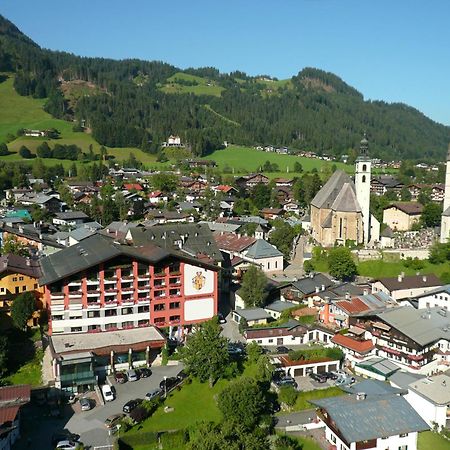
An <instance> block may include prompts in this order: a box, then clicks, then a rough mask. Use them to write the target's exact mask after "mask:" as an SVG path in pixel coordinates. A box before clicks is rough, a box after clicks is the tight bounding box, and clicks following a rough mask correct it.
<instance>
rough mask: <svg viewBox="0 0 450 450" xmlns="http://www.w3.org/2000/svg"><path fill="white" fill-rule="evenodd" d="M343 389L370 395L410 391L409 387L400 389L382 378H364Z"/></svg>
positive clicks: (400, 393)
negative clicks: (381, 379)
mask: <svg viewBox="0 0 450 450" xmlns="http://www.w3.org/2000/svg"><path fill="white" fill-rule="evenodd" d="M341 389H342V390H343V391H345V392H347V393H349V394H357V393H358V392H364V393H365V394H366V395H368V396H369V395H370V396H376V395H386V394H394V395H397V394H398V395H405V394H407V393H408V390H407V389H398V388H395V387H393V386H391V385H390V384H389V383H386V382H385V381H380V380H363V381H360V382H359V383H355V384H354V385H352V386H343V387H342V388H341Z"/></svg>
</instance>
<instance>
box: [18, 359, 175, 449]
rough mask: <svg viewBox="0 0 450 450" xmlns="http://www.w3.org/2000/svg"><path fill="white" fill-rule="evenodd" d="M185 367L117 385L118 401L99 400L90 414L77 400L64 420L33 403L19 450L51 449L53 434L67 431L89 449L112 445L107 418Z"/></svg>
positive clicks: (65, 412) (159, 369)
mask: <svg viewBox="0 0 450 450" xmlns="http://www.w3.org/2000/svg"><path fill="white" fill-rule="evenodd" d="M182 368H183V366H182V365H181V364H179V365H176V366H160V367H154V368H153V367H152V372H153V374H152V375H151V376H150V377H148V378H142V379H140V380H138V381H134V382H129V381H128V382H126V383H124V384H116V383H114V387H115V389H116V399H115V400H114V401H112V402H107V403H106V404H105V405H104V406H103V405H101V403H100V402H99V401H96V403H95V406H94V407H93V408H92V409H91V410H90V411H81V410H80V407H79V403H78V401H77V402H76V403H75V404H74V405H65V406H64V408H63V411H62V417H51V416H50V415H49V414H48V409H47V408H46V406H45V405H44V406H38V405H35V404H30V405H29V407H27V409H26V412H25V414H24V415H23V416H22V417H23V419H24V421H23V429H22V433H21V434H22V438H21V440H20V442H19V444H18V446H17V449H18V450H25V449H31V448H32V449H33V450H49V449H51V448H52V446H51V443H50V439H51V435H52V434H53V433H55V432H57V431H61V430H63V429H67V430H69V431H71V432H72V433H76V434H79V435H80V441H81V442H83V443H84V444H85V448H86V449H93V448H94V447H95V446H101V445H108V444H111V443H112V442H113V438H112V437H111V436H109V434H108V430H107V428H106V427H105V425H104V422H105V419H106V418H107V417H109V416H110V415H112V414H117V413H121V412H122V407H123V405H124V404H125V403H126V402H128V401H129V400H132V399H136V398H141V399H142V398H144V397H145V394H146V393H147V392H148V391H150V390H152V389H155V388H157V387H159V383H160V382H161V381H162V380H163V379H164V377H165V376H166V377H172V376H175V375H177V374H178V372H180V370H182ZM90 396H94V399H95V393H92V394H90ZM93 405H94V402H93ZM29 439H30V441H28V440H29Z"/></svg>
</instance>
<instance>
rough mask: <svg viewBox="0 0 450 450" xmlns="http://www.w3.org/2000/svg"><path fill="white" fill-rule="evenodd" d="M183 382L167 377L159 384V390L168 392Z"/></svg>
mask: <svg viewBox="0 0 450 450" xmlns="http://www.w3.org/2000/svg"><path fill="white" fill-rule="evenodd" d="M180 381H181V380H180V379H179V378H178V377H167V378H166V379H164V380H162V381H161V383H159V388H160V389H161V391H163V392H168V391H170V390H171V389H172V388H174V387H175V386H176V385H177V384H178V383H179V382H180Z"/></svg>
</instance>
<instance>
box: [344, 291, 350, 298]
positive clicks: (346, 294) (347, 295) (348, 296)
mask: <svg viewBox="0 0 450 450" xmlns="http://www.w3.org/2000/svg"><path fill="white" fill-rule="evenodd" d="M345 300H350V292H346V293H345Z"/></svg>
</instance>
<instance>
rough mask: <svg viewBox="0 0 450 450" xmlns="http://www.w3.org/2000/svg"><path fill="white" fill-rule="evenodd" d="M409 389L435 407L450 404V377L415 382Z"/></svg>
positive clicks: (438, 376) (441, 376)
mask: <svg viewBox="0 0 450 450" xmlns="http://www.w3.org/2000/svg"><path fill="white" fill-rule="evenodd" d="M409 389H410V390H411V391H414V392H416V393H417V394H419V395H420V396H421V397H423V398H426V399H427V400H429V401H431V402H432V403H434V404H435V405H448V404H449V403H450V376H448V375H446V374H441V375H436V376H434V377H430V378H422V379H421V380H416V381H413V382H412V383H410V384H409Z"/></svg>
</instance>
